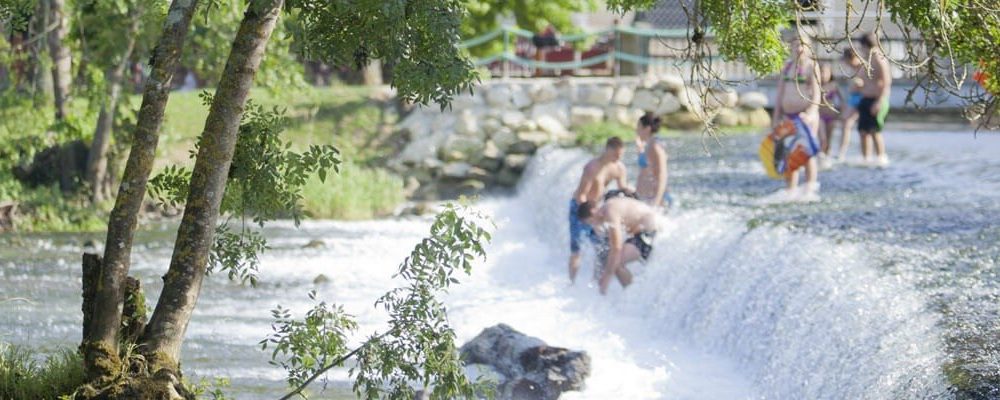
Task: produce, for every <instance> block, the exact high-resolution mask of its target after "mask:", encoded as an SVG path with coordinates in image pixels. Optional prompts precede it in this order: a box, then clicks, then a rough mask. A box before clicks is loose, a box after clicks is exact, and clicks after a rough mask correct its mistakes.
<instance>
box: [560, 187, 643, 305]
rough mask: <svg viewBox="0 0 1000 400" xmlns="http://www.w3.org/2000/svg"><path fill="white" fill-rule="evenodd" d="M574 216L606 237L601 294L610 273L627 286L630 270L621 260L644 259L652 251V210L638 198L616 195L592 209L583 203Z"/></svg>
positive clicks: (627, 261) (604, 292)
mask: <svg viewBox="0 0 1000 400" xmlns="http://www.w3.org/2000/svg"><path fill="white" fill-rule="evenodd" d="M577 216H578V217H579V218H580V219H581V220H583V221H586V222H587V224H589V225H590V226H591V227H593V228H594V229H596V230H599V231H602V232H603V233H606V234H607V237H608V257H607V260H606V261H605V264H604V272H603V273H602V274H601V278H600V280H599V281H598V284H599V285H600V290H601V294H606V293H607V292H608V285H609V284H610V283H611V276H612V275H613V276H616V277H617V278H618V282H619V283H621V284H622V287H623V288H624V287H627V286H628V285H629V284H631V283H632V272H630V271H629V270H628V268H626V267H625V264H628V263H630V262H632V261H635V260H639V259H641V260H642V261H643V262H646V260H648V259H649V253H650V252H651V251H653V237H655V236H656V211H654V209H653V208H652V207H650V206H649V205H647V204H646V203H643V202H641V201H639V200H634V199H631V198H628V197H616V198H613V199H609V200H608V201H605V202H604V204H603V205H602V206H601V207H600V208H596V209H595V207H594V204H593V203H590V202H588V203H583V204H581V205H580V208H579V210H578V211H577Z"/></svg>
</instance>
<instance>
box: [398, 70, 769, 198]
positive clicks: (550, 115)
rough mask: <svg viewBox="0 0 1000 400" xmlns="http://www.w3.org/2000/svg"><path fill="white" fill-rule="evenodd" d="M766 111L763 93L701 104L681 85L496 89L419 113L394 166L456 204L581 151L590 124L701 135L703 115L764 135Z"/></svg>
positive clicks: (716, 94)
mask: <svg viewBox="0 0 1000 400" xmlns="http://www.w3.org/2000/svg"><path fill="white" fill-rule="evenodd" d="M767 103H768V99H767V98H766V97H765V96H764V95H762V94H760V93H755V92H749V93H744V94H737V93H735V92H731V91H711V92H709V93H707V94H706V95H705V96H702V95H701V94H700V93H698V92H697V91H696V90H694V89H692V88H689V87H688V86H686V85H685V84H684V81H683V79H681V78H680V77H676V76H662V77H657V78H644V79H637V78H620V79H611V78H567V79H525V80H507V81H489V82H485V83H483V84H482V85H480V86H478V87H476V88H475V89H474V91H473V94H471V95H469V94H465V95H462V96H460V97H457V98H455V100H454V101H453V102H452V105H451V109H448V110H445V111H441V110H440V109H439V108H436V107H421V108H417V109H415V110H413V111H412V112H411V113H410V114H409V115H408V116H407V117H406V118H405V119H404V120H403V121H401V122H400V124H398V125H397V128H398V129H400V130H402V131H404V133H405V134H406V136H407V137H408V143H407V145H406V146H405V147H404V148H403V150H402V151H401V152H400V153H399V154H398V155H397V156H396V157H395V158H394V159H393V160H391V161H390V162H389V166H390V168H392V169H394V170H395V171H396V172H398V173H400V174H402V175H403V176H404V177H405V178H406V180H407V189H408V190H410V191H411V197H413V198H416V199H425V200H433V199H437V198H449V197H454V196H457V195H459V194H473V193H477V192H480V191H482V190H484V189H487V188H490V187H493V186H506V187H511V186H514V185H515V184H517V181H518V178H519V177H520V174H521V172H522V171H523V169H524V167H525V166H526V165H527V163H528V161H529V160H530V157H531V155H532V154H534V152H535V150H536V149H538V148H539V147H541V146H543V145H545V144H548V143H560V144H565V145H569V144H572V143H573V142H574V141H575V134H574V130H575V129H576V128H579V127H580V126H583V125H586V124H590V123H595V122H601V121H614V122H617V123H621V124H624V125H626V126H634V125H635V124H636V122H637V121H638V119H639V117H640V116H642V115H643V113H644V112H645V111H652V112H655V113H656V114H658V115H660V116H662V118H663V125H664V127H666V128H667V129H675V130H700V128H701V127H702V126H703V118H702V117H701V116H708V118H711V119H712V121H713V123H714V124H715V125H717V126H720V127H731V126H758V127H764V126H768V125H769V124H770V115H769V114H768V112H767V111H766V110H764V107H765V106H766V105H767ZM622 139H625V140H630V139H631V138H622Z"/></svg>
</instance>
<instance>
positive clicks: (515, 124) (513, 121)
mask: <svg viewBox="0 0 1000 400" xmlns="http://www.w3.org/2000/svg"><path fill="white" fill-rule="evenodd" d="M527 120H528V118H527V117H525V116H524V113H522V112H520V111H514V110H509V111H504V112H503V114H500V122H502V123H503V124H504V126H508V127H510V128H511V129H517V128H519V127H520V126H521V125H523V124H524V122H525V121H527Z"/></svg>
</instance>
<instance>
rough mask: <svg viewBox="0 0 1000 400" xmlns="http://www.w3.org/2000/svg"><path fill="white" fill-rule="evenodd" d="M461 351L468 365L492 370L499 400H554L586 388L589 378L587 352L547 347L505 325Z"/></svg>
mask: <svg viewBox="0 0 1000 400" xmlns="http://www.w3.org/2000/svg"><path fill="white" fill-rule="evenodd" d="M460 351H461V355H462V359H463V360H465V362H466V363H468V364H485V365H488V366H490V367H492V368H493V370H494V371H495V372H496V374H495V375H494V379H498V380H500V381H499V382H496V384H497V386H496V389H497V392H496V394H495V397H496V398H497V399H511V400H513V399H540V400H554V399H558V398H559V396H560V395H561V394H562V392H565V391H570V390H581V389H583V387H584V381H585V380H586V379H587V377H588V376H590V356H588V355H587V353H585V352H582V351H572V350H569V349H565V348H561V347H552V346H548V345H546V344H545V342H543V341H542V340H541V339H538V338H535V337H531V336H527V335H525V334H523V333H521V332H518V331H516V330H514V329H513V328H511V327H510V326H507V325H506V324H499V325H496V326H493V327H490V328H486V329H484V330H483V331H482V332H481V333H480V334H479V335H478V336H476V337H475V338H473V339H472V340H470V341H469V342H468V343H466V344H465V345H463V346H462V348H461V349H460Z"/></svg>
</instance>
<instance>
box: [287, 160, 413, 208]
mask: <svg viewBox="0 0 1000 400" xmlns="http://www.w3.org/2000/svg"><path fill="white" fill-rule="evenodd" d="M303 197H304V198H305V199H304V201H303V203H304V206H305V210H306V213H308V214H309V215H310V216H311V217H313V218H333V219H347V220H356V219H368V218H372V217H378V216H385V215H389V214H391V213H392V211H393V210H394V209H395V208H396V206H397V205H398V204H399V203H401V202H402V201H403V181H402V180H401V179H400V178H399V177H398V176H395V175H393V174H390V173H388V172H386V171H385V170H383V169H373V168H366V167H361V166H358V165H356V164H353V163H347V164H344V165H342V166H341V169H340V173H339V174H332V175H330V176H327V178H326V182H325V183H323V182H320V181H319V178H316V177H313V178H312V179H311V180H310V181H309V183H308V184H307V185H306V188H305V190H304V191H303Z"/></svg>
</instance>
